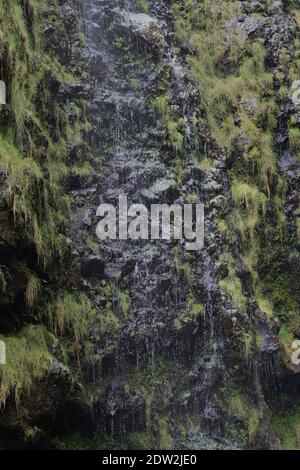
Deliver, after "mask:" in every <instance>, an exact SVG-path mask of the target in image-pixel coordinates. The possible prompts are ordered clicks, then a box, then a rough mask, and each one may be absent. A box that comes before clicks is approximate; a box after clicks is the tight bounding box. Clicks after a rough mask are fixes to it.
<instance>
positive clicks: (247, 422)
mask: <svg viewBox="0 0 300 470" xmlns="http://www.w3.org/2000/svg"><path fill="white" fill-rule="evenodd" d="M228 412H229V415H231V416H236V417H238V418H239V419H240V420H241V421H242V422H243V423H244V426H245V428H246V429H247V434H248V443H249V444H251V443H252V442H253V441H254V440H255V437H256V435H257V431H258V427H259V423H260V419H261V414H260V412H259V411H258V409H257V408H256V407H254V406H253V405H252V404H250V403H249V401H248V399H247V398H246V397H245V396H244V395H241V394H240V393H238V392H236V393H234V394H233V395H232V396H231V397H230V399H229V403H228Z"/></svg>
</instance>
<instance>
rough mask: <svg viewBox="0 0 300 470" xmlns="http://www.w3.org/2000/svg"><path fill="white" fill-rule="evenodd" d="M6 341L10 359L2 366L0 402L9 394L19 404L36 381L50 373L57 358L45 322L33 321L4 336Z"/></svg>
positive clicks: (0, 367)
mask: <svg viewBox="0 0 300 470" xmlns="http://www.w3.org/2000/svg"><path fill="white" fill-rule="evenodd" d="M0 339H1V340H2V341H4V342H5V344H6V353H7V363H6V365H4V366H0V375H1V384H0V405H1V406H2V407H3V406H4V405H5V403H6V400H7V399H8V397H9V396H12V397H13V398H14V400H15V402H16V404H17V405H19V404H20V400H21V397H22V395H24V394H28V393H29V392H30V390H31V387H32V385H33V383H34V382H36V381H39V380H41V379H42V378H44V377H45V375H46V374H47V371H48V370H49V367H50V365H51V362H52V360H53V358H52V356H51V354H50V352H49V346H50V344H51V340H52V341H53V338H52V337H51V335H50V333H49V332H47V330H46V329H45V328H44V327H42V326H33V325H30V326H28V327H26V328H25V329H24V330H22V331H20V332H19V333H18V334H16V335H13V336H0Z"/></svg>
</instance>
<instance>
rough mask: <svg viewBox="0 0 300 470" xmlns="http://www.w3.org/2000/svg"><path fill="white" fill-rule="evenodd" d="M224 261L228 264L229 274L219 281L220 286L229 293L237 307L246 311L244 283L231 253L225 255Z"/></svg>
mask: <svg viewBox="0 0 300 470" xmlns="http://www.w3.org/2000/svg"><path fill="white" fill-rule="evenodd" d="M223 261H224V262H225V263H226V264H227V267H228V275H227V276H226V277H225V278H224V279H221V280H220V282H219V285H220V288H221V289H222V290H223V291H224V292H226V293H227V294H229V295H230V296H231V298H232V301H233V303H234V305H235V306H236V308H238V309H240V310H241V311H243V312H244V311H245V310H246V307H247V301H246V298H245V296H244V294H243V290H242V284H241V281H240V279H239V278H238V276H237V275H236V272H235V264H234V260H233V258H232V256H231V255H229V254H227V255H224V256H223Z"/></svg>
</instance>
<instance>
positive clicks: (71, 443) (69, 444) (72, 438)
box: [52, 433, 95, 450]
mask: <svg viewBox="0 0 300 470" xmlns="http://www.w3.org/2000/svg"><path fill="white" fill-rule="evenodd" d="M52 443H53V445H54V446H55V448H56V449H57V450H92V449H94V448H95V447H94V446H95V443H94V441H92V440H91V439H89V438H88V437H86V436H84V435H81V434H79V433H76V434H72V435H68V436H65V437H56V438H54V439H52Z"/></svg>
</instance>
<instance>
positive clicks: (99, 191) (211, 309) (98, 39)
mask: <svg viewBox="0 0 300 470" xmlns="http://www.w3.org/2000/svg"><path fill="white" fill-rule="evenodd" d="M241 3H243V8H244V10H245V14H243V15H242V16H240V17H239V18H235V19H233V20H232V21H231V22H230V23H228V24H227V25H225V28H231V29H232V28H237V29H239V30H241V31H243V32H245V33H246V34H247V35H249V37H250V36H251V37H253V36H255V35H263V34H266V37H267V38H268V41H269V42H270V46H269V48H268V50H269V52H270V55H271V56H272V54H275V55H276V44H277V46H278V41H283V42H284V41H288V40H289V38H290V34H292V29H293V28H292V26H291V25H290V24H289V23H287V22H284V21H283V20H282V21H280V19H279V18H278V20H277V19H276V18H275V19H274V21H272V22H271V24H270V23H269V22H268V21H267V20H266V19H258V18H257V19H253V18H249V17H247V14H248V13H249V9H251V11H254V10H255V11H256V10H257V11H259V9H260V2H241ZM149 5H150V8H149V12H147V13H144V12H143V13H142V12H140V11H139V8H138V7H135V5H133V3H132V2H127V1H126V0H123V1H121V0H119V1H118V0H112V1H111V2H110V3H109V5H108V4H107V2H106V1H96V0H88V1H87V2H85V7H84V16H85V34H86V37H87V43H86V47H85V51H84V54H85V59H86V62H87V63H88V64H89V71H90V72H91V73H92V76H93V81H92V86H91V88H92V90H93V92H92V95H91V97H90V99H91V101H92V121H93V124H92V125H93V129H92V133H91V135H92V137H91V142H92V146H93V151H94V154H95V155H97V156H98V157H97V158H96V159H95V161H94V171H95V173H97V174H98V177H97V183H96V184H95V182H93V183H92V184H91V185H88V184H87V186H86V187H85V189H84V190H76V191H75V192H73V193H72V194H73V196H75V198H74V204H73V209H74V220H73V226H72V228H71V235H70V236H71V238H72V240H73V243H74V245H75V247H76V250H77V252H78V253H79V257H78V258H77V263H78V265H79V267H80V269H79V272H81V275H82V278H81V281H80V288H81V289H83V290H84V291H85V292H86V293H87V294H88V295H89V297H90V299H91V300H92V302H93V304H94V305H95V307H96V308H97V310H98V314H97V315H98V320H97V322H96V324H95V325H94V326H92V327H91V329H92V330H93V329H94V330H97V328H98V327H99V326H98V324H101V322H103V318H107V315H108V313H107V312H110V313H109V315H110V316H111V317H113V321H112V323H113V324H111V325H110V327H109V329H108V330H105V331H104V333H103V331H102V332H101V334H100V336H101V335H102V337H101V339H99V341H98V342H97V341H95V340H93V347H94V350H95V352H96V353H97V355H98V357H99V361H98V363H96V364H90V366H89V368H88V369H89V370H90V372H89V373H88V374H87V381H88V382H89V388H90V390H91V393H92V394H93V396H94V404H93V408H94V415H95V416H94V425H95V431H96V436H98V437H99V436H109V439H111V440H112V441H111V442H113V444H110V445H115V446H116V447H118V446H120V445H125V446H129V447H130V446H135V445H138V444H137V443H136V442H135V441H134V440H133V441H130V439H129V438H128V436H131V434H132V435H133V439H134V432H139V433H147V434H148V435H150V436H151V435H152V433H154V434H155V432H158V431H155V430H154V425H153V423H158V422H159V423H160V426H165V425H166V426H167V427H168V429H172V432H171V431H170V432H171V434H172V437H173V439H174V441H173V445H174V447H176V448H186V449H196V448H224V449H226V448H236V446H237V445H236V443H235V442H233V441H230V440H229V441H227V440H226V438H225V439H224V435H225V436H226V431H225V430H224V426H225V423H226V422H227V420H228V417H226V412H224V411H223V410H222V409H221V408H220V404H219V403H218V400H217V399H216V397H217V396H222V392H223V393H224V396H226V393H227V392H226V390H232V389H236V388H242V389H243V391H244V392H245V393H246V394H248V395H249V396H251V398H252V400H253V402H254V403H255V404H256V406H257V407H258V408H259V409H260V410H261V432H260V437H259V445H260V446H261V447H270V446H271V447H272V446H273V445H274V441H273V440H272V435H271V433H270V434H269V435H268V434H267V433H265V432H264V431H263V430H266V429H268V426H269V420H268V413H267V405H266V402H265V398H264V394H263V388H264V387H265V388H266V389H268V390H269V391H270V390H274V387H275V385H276V387H277V386H278V383H279V381H280V380H279V379H278V377H280V376H281V374H282V369H281V367H282V366H281V364H280V361H279V359H278V357H279V352H278V351H279V346H278V342H277V337H276V332H275V333H274V325H272V322H271V323H270V324H268V322H265V320H264V319H261V318H260V319H256V320H255V321H257V322H258V324H259V328H260V330H261V334H262V336H263V347H262V352H261V353H258V352H257V354H262V355H261V357H259V356H257V357H255V359H254V362H253V363H252V365H251V367H249V366H248V365H247V363H246V362H245V359H244V358H243V357H241V352H240V351H238V349H237V346H236V344H235V341H234V340H233V336H234V334H235V329H236V328H237V327H238V326H239V325H243V324H244V323H245V324H248V322H249V319H245V318H243V314H242V313H241V312H239V311H238V310H237V309H236V308H235V307H234V306H233V305H232V302H231V300H230V299H229V298H228V296H226V295H224V293H221V292H220V290H219V284H218V282H219V279H220V276H221V277H225V276H226V274H227V273H228V269H227V267H226V265H225V266H223V267H220V265H219V263H218V258H219V256H220V254H221V252H222V246H223V244H224V243H225V239H224V237H223V235H222V234H220V232H219V231H218V229H217V227H216V225H215V223H214V219H213V217H211V213H212V214H213V215H214V216H215V217H216V215H217V216H221V215H224V214H227V213H228V211H229V210H230V207H231V200H230V195H229V191H228V187H229V186H228V181H227V176H226V166H227V164H228V162H226V161H225V155H224V154H223V153H222V152H221V151H220V150H219V149H217V148H216V147H215V144H214V143H213V142H212V140H211V138H210V135H209V132H208V130H207V128H206V126H205V124H204V121H203V119H202V117H203V110H202V106H201V99H200V96H199V93H198V90H197V88H196V87H195V84H194V83H193V81H192V79H191V78H190V75H189V67H188V64H187V63H186V61H185V57H184V56H180V55H175V54H174V51H173V47H174V44H173V42H172V41H173V36H174V35H173V32H174V24H173V20H174V18H173V15H172V12H171V9H170V6H169V5H168V4H167V3H166V2H163V1H151V2H149ZM279 7H280V6H278V8H279ZM282 34H283V37H282ZM270 60H272V59H270ZM164 76H167V77H168V87H167V94H168V99H169V103H170V106H172V107H176V108H177V109H178V110H179V114H180V115H181V116H182V118H183V122H184V127H185V132H184V134H185V137H184V152H183V153H182V154H181V155H180V158H182V159H183V174H182V175H181V176H180V181H179V180H178V169H176V162H177V161H178V158H177V157H178V155H177V152H176V151H175V150H174V148H172V146H171V145H170V142H169V140H168V135H167V132H166V128H165V126H164V124H163V122H162V120H161V119H159V118H158V116H157V114H156V113H155V111H154V110H153V108H152V107H151V102H152V100H153V98H155V97H156V96H159V94H160V87H161V80H162V79H163V77H164ZM255 109H256V103H255V102H249V115H251V114H252V115H255V112H256V111H255ZM195 141H197V142H198V143H197V145H198V149H199V151H200V152H202V153H203V156H205V155H206V152H208V149H209V152H210V154H212V155H213V156H214V158H215V162H216V166H215V168H214V169H208V170H201V169H200V168H199V167H198V166H197V165H196V164H195V163H194V161H193V159H192V158H191V156H192V153H193V150H194V142H195ZM282 165H283V166H282V168H283V169H284V168H285V167H286V166H285V164H284V163H283V164H282ZM190 194H193V195H196V196H197V199H198V200H199V201H201V202H204V204H205V207H206V210H207V215H206V222H205V248H204V250H202V251H199V252H193V253H192V254H188V253H187V252H186V251H185V249H184V247H183V246H182V245H181V244H180V243H179V244H178V243H175V242H171V243H167V242H163V241H155V242H146V241H137V242H132V241H117V240H116V241H105V242H101V243H99V241H98V240H97V238H96V236H95V228H96V224H97V218H96V217H95V214H96V209H97V206H98V205H99V203H100V202H105V203H112V204H116V205H117V204H118V199H119V196H120V195H126V196H127V197H128V204H129V205H130V204H132V203H143V204H146V206H149V205H150V204H151V203H157V202H160V203H163V202H165V203H168V204H172V203H175V202H178V201H185V200H186V199H187V198H188V197H189V195H190ZM78 201H79V202H80V203H78ZM87 212H88V214H89V217H88V220H89V223H88V224H86V220H87V218H86V215H82V214H86V213H87ZM84 221H85V222H84ZM74 229H76V230H74ZM87 238H89V240H92V241H93V243H92V245H91V243H88V244H85V243H83V240H86V239H87ZM241 271H242V270H241ZM83 278H84V279H83ZM87 279H88V282H87ZM191 309H192V310H191ZM191 312H194V313H191ZM195 312H196V313H195ZM197 312H198V313H197ZM200 312H201V313H200ZM254 317H255V313H254ZM270 363H272V364H273V363H274V364H275V365H274V366H273V369H272V370H271V371H270V370H268V367H269V364H270ZM162 364H165V366H164V367H167V369H168V372H167V371H166V370H165V369H164V368H162ZM143 371H147V372H146V375H147V380H146V382H147V381H148V385H147V386H145V375H144V373H143ZM164 374H165V378H164ZM169 375H171V378H170V377H169ZM167 377H168V378H167ZM160 380H161V381H165V386H164V387H163V388H162V390H161V392H160V394H159V395H158V396H157V395H156V393H157V389H156V387H157V383H159V382H160ZM266 383H267V384H269V385H268V386H265V384H266ZM274 384H275V385H274ZM266 393H267V392H266ZM99 395H100V396H101V397H102V398H99ZM150 396H151V398H150ZM194 418H195V419H196V420H200V423H201V433H200V432H199V431H197V430H196V429H195V428H194V427H193V426H192V424H191V420H192V421H193V419H194ZM176 422H180V423H181V424H182V426H183V427H184V428H185V429H186V438H185V439H183V438H182V437H180V432H179V428H178V426H177V425H176ZM162 423H165V424H162ZM166 423H167V424H166ZM189 423H190V424H189ZM128 433H129V434H128Z"/></svg>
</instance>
